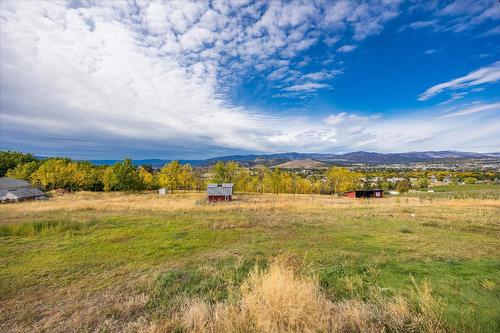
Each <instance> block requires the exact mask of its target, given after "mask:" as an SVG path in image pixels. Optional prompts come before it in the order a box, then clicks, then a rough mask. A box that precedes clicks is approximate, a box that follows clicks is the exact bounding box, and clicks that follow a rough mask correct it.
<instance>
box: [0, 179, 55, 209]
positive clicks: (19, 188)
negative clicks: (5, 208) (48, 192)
mask: <svg viewBox="0 0 500 333" xmlns="http://www.w3.org/2000/svg"><path fill="white" fill-rule="evenodd" d="M43 199H47V197H46V196H45V194H44V193H43V192H42V191H40V190H39V189H37V188H33V187H32V186H31V184H30V183H28V182H27V181H24V180H20V179H15V178H10V177H0V202H1V203H5V202H17V201H24V200H43Z"/></svg>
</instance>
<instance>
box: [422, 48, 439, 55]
mask: <svg viewBox="0 0 500 333" xmlns="http://www.w3.org/2000/svg"><path fill="white" fill-rule="evenodd" d="M437 52H438V51H437V50H436V49H427V50H425V51H424V54H425V55H431V54H435V53H437Z"/></svg>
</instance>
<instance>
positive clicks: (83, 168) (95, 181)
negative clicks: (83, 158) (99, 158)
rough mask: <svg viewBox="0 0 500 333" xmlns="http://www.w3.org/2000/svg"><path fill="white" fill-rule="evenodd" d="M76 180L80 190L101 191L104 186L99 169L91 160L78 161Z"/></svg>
mask: <svg viewBox="0 0 500 333" xmlns="http://www.w3.org/2000/svg"><path fill="white" fill-rule="evenodd" d="M74 181H75V183H76V184H77V186H78V189H79V190H85V191H101V190H102V188H103V184H102V181H101V177H100V173H99V169H98V168H97V167H96V166H94V165H92V164H91V163H90V162H79V163H77V165H76V171H75V174H74Z"/></svg>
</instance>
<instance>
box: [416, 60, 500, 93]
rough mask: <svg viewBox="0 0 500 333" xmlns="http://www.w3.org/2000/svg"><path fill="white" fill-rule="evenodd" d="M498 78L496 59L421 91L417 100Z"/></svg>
mask: <svg viewBox="0 0 500 333" xmlns="http://www.w3.org/2000/svg"><path fill="white" fill-rule="evenodd" d="M498 80H500V61H497V62H495V63H493V64H491V65H489V66H485V67H482V68H480V69H477V70H475V71H473V72H470V73H469V74H467V75H465V76H462V77H459V78H457V79H454V80H451V81H448V82H444V83H440V84H437V85H435V86H432V87H430V88H428V89H427V90H426V91H425V92H423V93H422V94H421V95H420V96H419V98H418V100H420V101H426V100H428V99H429V98H432V97H434V96H436V95H438V94H440V93H442V92H443V91H447V90H455V89H464V88H469V87H474V86H478V85H481V84H488V83H495V82H497V81H498Z"/></svg>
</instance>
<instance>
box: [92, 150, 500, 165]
mask: <svg viewBox="0 0 500 333" xmlns="http://www.w3.org/2000/svg"><path fill="white" fill-rule="evenodd" d="M491 158H500V153H473V152H459V151H423V152H407V153H387V154H384V153H373V152H366V151H357V152H352V153H346V154H319V153H295V152H292V153H280V154H261V155H256V154H254V155H229V156H221V157H215V158H209V159H205V160H180V162H181V163H183V164H185V163H190V164H191V165H193V166H206V165H211V164H214V163H215V162H217V161H236V162H239V163H242V164H245V165H256V164H265V165H270V166H276V165H283V164H284V163H287V162H290V161H299V160H301V161H302V160H309V161H311V160H312V161H318V162H323V163H326V164H334V163H338V164H353V163H370V164H382V163H412V162H413V163H414V162H437V161H446V160H450V161H451V160H464V159H491ZM170 161H171V160H164V159H143V160H134V161H133V162H134V164H135V165H151V166H153V167H161V166H163V165H164V164H165V163H168V162H170ZM91 162H93V163H95V164H98V165H109V164H113V163H115V162H117V160H92V161H91ZM299 164H300V163H299ZM285 165H286V164H285ZM291 165H293V163H292V164H291Z"/></svg>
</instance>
